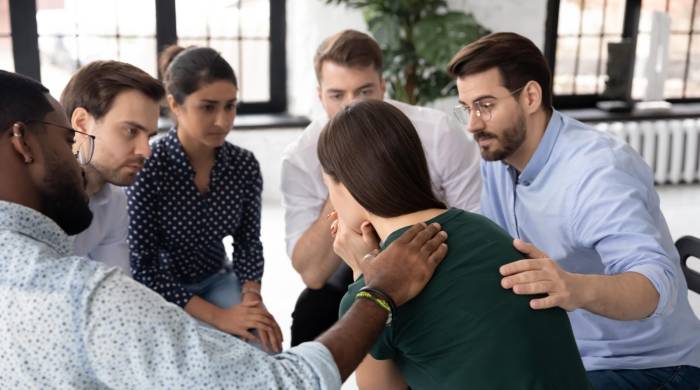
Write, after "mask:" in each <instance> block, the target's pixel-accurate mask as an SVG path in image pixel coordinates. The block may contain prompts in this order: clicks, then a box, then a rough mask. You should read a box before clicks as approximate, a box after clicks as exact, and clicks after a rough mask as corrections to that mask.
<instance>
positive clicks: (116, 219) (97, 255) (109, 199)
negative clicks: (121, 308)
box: [73, 183, 131, 275]
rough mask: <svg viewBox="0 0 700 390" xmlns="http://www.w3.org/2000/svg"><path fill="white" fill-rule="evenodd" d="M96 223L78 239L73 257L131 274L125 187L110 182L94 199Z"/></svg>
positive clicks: (93, 211) (94, 221) (74, 246)
mask: <svg viewBox="0 0 700 390" xmlns="http://www.w3.org/2000/svg"><path fill="white" fill-rule="evenodd" d="M90 211H92V223H91V224H90V226H89V227H88V228H87V229H85V230H84V231H83V232H81V233H79V234H77V235H75V236H74V243H73V248H74V252H73V254H75V255H77V256H85V257H88V258H89V259H90V260H95V261H99V262H100V263H102V264H105V265H107V266H110V267H119V268H121V269H123V270H124V272H126V274H127V275H131V267H130V265H129V243H128V242H127V241H126V237H127V234H128V231H129V215H128V211H127V208H126V194H125V193H124V189H123V188H122V187H117V186H115V185H112V184H109V183H106V184H105V185H104V186H102V189H100V190H99V191H97V193H95V194H94V195H93V196H92V197H90Z"/></svg>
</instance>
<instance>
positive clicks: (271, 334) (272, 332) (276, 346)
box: [262, 327, 282, 353]
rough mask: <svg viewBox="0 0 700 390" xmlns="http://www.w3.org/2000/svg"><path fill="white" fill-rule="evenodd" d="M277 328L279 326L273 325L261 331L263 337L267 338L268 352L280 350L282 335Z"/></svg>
mask: <svg viewBox="0 0 700 390" xmlns="http://www.w3.org/2000/svg"><path fill="white" fill-rule="evenodd" d="M278 329H279V327H273V328H271V329H269V330H266V331H263V332H262V333H263V334H264V335H265V336H264V337H266V338H267V343H268V347H269V349H268V351H269V352H277V353H279V352H282V336H281V333H278V332H277V330H278Z"/></svg>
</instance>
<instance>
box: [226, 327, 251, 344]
mask: <svg viewBox="0 0 700 390" xmlns="http://www.w3.org/2000/svg"><path fill="white" fill-rule="evenodd" d="M230 333H231V334H233V335H236V336H238V337H240V338H242V339H243V340H245V341H247V342H251V341H253V340H256V339H257V337H255V335H254V334H252V333H251V332H249V331H247V330H246V329H235V330H233V331H231V332H230Z"/></svg>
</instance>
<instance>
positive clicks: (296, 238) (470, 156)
mask: <svg viewBox="0 0 700 390" xmlns="http://www.w3.org/2000/svg"><path fill="white" fill-rule="evenodd" d="M382 62H383V59H382V52H381V49H380V48H379V45H377V43H376V42H375V41H374V40H373V39H372V38H371V37H370V36H368V35H367V34H364V33H361V32H358V31H353V30H346V31H342V32H340V33H337V34H335V35H332V36H330V37H328V38H326V39H325V40H324V41H323V43H321V45H320V46H319V48H318V51H317V53H316V56H315V58H314V67H315V71H316V77H317V80H318V97H319V100H320V101H321V104H322V105H323V108H324V111H325V114H326V116H325V117H324V118H322V119H319V120H314V121H313V122H312V123H311V124H310V125H309V126H308V127H307V128H306V129H305V130H304V132H303V133H302V134H301V136H300V137H299V139H297V140H296V141H295V142H294V143H292V144H291V145H290V146H289V147H288V148H287V150H286V151H285V153H284V156H283V159H282V185H281V186H282V203H283V206H284V208H285V226H286V241H287V254H288V255H289V257H290V258H291V259H292V264H293V266H294V268H295V269H296V270H297V272H299V274H300V275H301V277H302V279H303V280H304V283H305V284H306V286H307V287H308V288H307V289H306V290H304V292H302V294H301V295H300V297H299V300H298V301H297V304H296V307H295V309H294V313H293V314H292V317H293V321H292V345H297V344H300V343H302V342H304V341H308V340H313V339H314V338H316V336H318V335H319V334H321V333H322V332H323V331H324V330H325V329H327V328H328V327H330V326H331V325H332V324H333V323H334V322H335V321H336V320H337V318H338V305H339V303H340V299H341V298H342V296H343V294H344V293H345V290H346V288H347V285H348V284H349V283H350V282H351V281H352V280H351V278H352V275H351V272H350V270H349V268H347V266H345V265H344V263H343V262H342V261H341V260H340V258H339V257H338V256H336V255H335V253H333V248H332V240H331V237H330V234H329V229H330V226H331V222H332V221H331V220H329V219H328V218H326V216H327V215H328V214H329V213H330V212H332V211H333V207H332V206H331V205H330V203H329V202H328V190H327V188H326V186H325V185H324V184H323V180H322V176H321V167H320V164H319V161H318V157H317V155H316V144H317V142H318V137H319V134H320V132H321V130H322V129H323V126H324V125H325V124H326V122H327V121H328V118H330V117H332V116H333V115H335V113H336V112H338V111H339V110H341V109H342V108H343V107H345V106H347V105H348V104H349V103H351V102H352V101H354V100H356V99H379V100H381V99H383V98H384V93H385V89H386V85H385V81H384V80H383V79H382V76H381V73H382ZM387 102H389V103H391V104H392V105H394V106H396V107H397V108H399V109H400V110H401V111H402V112H403V113H404V114H406V116H408V118H409V119H410V120H411V122H413V125H414V126H415V127H416V130H417V131H418V135H419V137H420V139H421V142H422V143H423V149H424V150H425V153H426V159H427V161H428V167H429V169H430V175H431V181H432V185H433V190H434V191H435V194H436V195H437V196H438V197H439V198H440V199H442V200H444V201H445V202H446V203H447V204H448V205H449V206H452V207H457V208H461V209H464V210H468V211H478V209H479V194H480V191H481V178H480V175H479V153H478V149H477V148H476V145H475V144H474V143H473V142H472V141H470V140H469V139H468V137H467V136H466V134H465V132H464V131H462V129H461V128H460V127H459V125H458V124H456V123H454V122H451V121H448V117H447V115H445V114H444V113H442V112H440V111H437V110H433V109H430V108H424V107H416V106H411V105H408V104H404V103H400V102H397V101H393V100H387ZM390 130H391V129H387V131H390Z"/></svg>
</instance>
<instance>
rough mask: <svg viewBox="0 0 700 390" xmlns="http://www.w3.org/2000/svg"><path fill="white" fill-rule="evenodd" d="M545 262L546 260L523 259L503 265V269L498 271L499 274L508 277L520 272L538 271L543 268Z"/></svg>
mask: <svg viewBox="0 0 700 390" xmlns="http://www.w3.org/2000/svg"><path fill="white" fill-rule="evenodd" d="M543 260H544V259H523V260H518V261H514V262H512V263H508V264H505V265H502V266H501V268H499V269H498V272H500V273H501V275H503V276H508V275H513V274H517V273H520V272H525V271H532V270H538V269H541V268H542V266H543V264H544V261H543Z"/></svg>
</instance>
